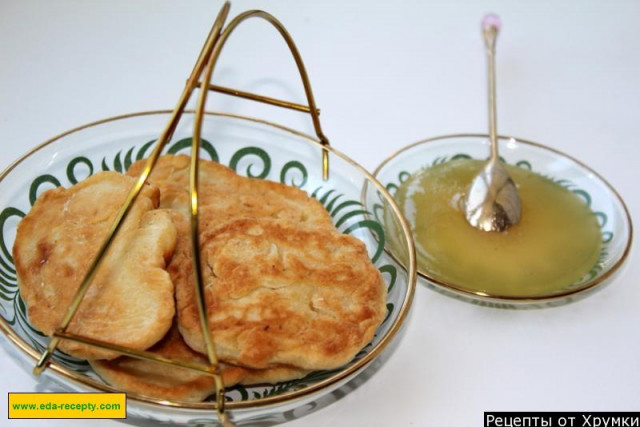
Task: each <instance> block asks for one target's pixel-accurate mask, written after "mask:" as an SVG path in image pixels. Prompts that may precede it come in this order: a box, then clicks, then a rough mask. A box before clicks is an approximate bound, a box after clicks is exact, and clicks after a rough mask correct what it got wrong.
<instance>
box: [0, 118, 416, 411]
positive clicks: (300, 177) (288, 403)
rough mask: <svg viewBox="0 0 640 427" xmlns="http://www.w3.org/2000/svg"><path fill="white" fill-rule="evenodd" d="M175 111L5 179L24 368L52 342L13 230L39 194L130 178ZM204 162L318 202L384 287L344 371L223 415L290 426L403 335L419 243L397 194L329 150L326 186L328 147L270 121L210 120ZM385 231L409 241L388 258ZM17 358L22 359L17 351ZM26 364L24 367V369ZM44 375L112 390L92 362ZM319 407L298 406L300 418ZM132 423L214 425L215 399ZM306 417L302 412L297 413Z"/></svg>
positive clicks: (244, 393) (170, 404)
mask: <svg viewBox="0 0 640 427" xmlns="http://www.w3.org/2000/svg"><path fill="white" fill-rule="evenodd" d="M169 116H170V111H155V112H143V113H136V114H130V115H125V116H119V117H114V118H110V119H106V120H102V121H99V122H95V123H91V124H88V125H85V126H81V127H79V128H76V129H73V130H71V131H68V132H65V133H63V134H62V135H59V136H57V137H54V138H52V139H51V140H49V141H46V142H44V143H43V144H41V145H40V146H38V147H37V148H35V149H34V150H32V151H31V152H29V153H28V154H26V155H25V156H24V157H22V158H21V159H19V160H17V161H16V162H15V163H14V164H12V165H11V166H9V167H8V168H7V169H6V170H5V171H4V172H3V173H2V175H0V329H1V330H2V332H4V334H5V335H6V336H7V337H8V338H9V340H10V341H11V342H12V343H13V344H15V346H17V348H19V349H20V350H22V355H23V356H26V358H27V361H29V363H28V365H29V366H31V365H32V364H35V361H36V359H37V358H38V357H39V355H40V353H41V352H42V350H43V348H44V346H45V344H46V343H47V342H48V338H47V337H45V336H43V335H42V334H41V333H40V332H39V331H37V330H36V329H35V328H33V327H32V326H31V325H30V324H29V320H28V318H27V314H26V307H25V304H24V302H23V301H22V299H21V297H20V293H19V292H18V285H17V279H16V273H15V267H14V264H13V259H12V256H11V248H12V247H13V242H14V239H15V233H16V226H17V224H18V222H19V220H20V218H21V217H23V216H24V215H25V213H27V212H28V211H29V209H30V208H31V206H32V205H33V203H34V202H35V200H36V198H37V197H38V195H39V194H41V193H42V192H43V191H46V190H47V189H50V188H53V187H55V186H60V185H62V186H65V187H68V186H70V185H73V184H75V183H77V182H79V181H81V180H83V179H85V178H86V177H88V176H89V175H91V174H93V173H97V172H98V171H101V170H115V171H119V172H124V171H126V170H127V169H128V168H129V166H130V165H131V164H132V163H133V162H135V161H136V160H138V159H141V158H143V157H145V155H148V153H149V152H150V151H151V147H152V145H153V142H154V141H155V139H156V138H157V136H158V135H159V133H160V131H161V129H162V127H163V126H164V125H165V124H166V122H167V121H168V119H169ZM193 121H194V115H193V112H191V111H188V112H185V114H184V115H183V117H182V118H181V121H180V123H179V125H178V128H177V129H176V132H175V134H174V137H173V139H172V140H171V141H170V143H169V144H168V145H167V147H166V150H165V151H166V152H169V153H186V154H188V153H189V152H190V150H191V148H190V146H191V134H192V128H193ZM202 137H203V141H202V149H201V153H200V155H201V156H202V157H203V158H207V159H211V160H214V161H217V162H220V163H222V164H225V165H228V166H229V167H231V168H232V169H234V170H235V171H237V172H238V173H239V174H241V175H245V176H250V177H254V178H259V179H269V180H273V181H277V182H282V183H285V184H288V185H293V186H296V187H299V188H301V189H303V190H304V191H306V192H307V193H308V194H310V195H311V196H312V197H315V198H316V199H317V200H319V201H320V202H321V203H322V204H323V205H324V206H325V207H326V209H327V210H328V211H329V213H330V214H331V216H332V218H333V221H334V224H335V225H336V227H337V228H338V229H339V230H340V231H341V232H343V233H347V234H351V235H353V236H355V237H357V238H359V239H360V240H362V241H363V242H364V243H365V244H366V246H367V249H368V251H369V254H370V257H371V260H372V261H373V263H374V264H375V265H376V267H377V268H378V269H379V270H380V272H381V273H382V277H383V278H384V280H385V282H386V284H387V287H388V290H389V292H388V299H387V309H388V313H387V316H386V318H385V320H384V321H383V323H382V324H381V325H380V327H379V328H378V330H377V331H376V334H375V337H374V339H373V341H372V342H371V343H369V344H368V345H367V346H366V347H365V348H363V349H362V350H361V351H360V352H359V353H358V354H357V356H356V357H355V358H354V360H353V361H351V362H350V363H349V364H347V365H346V366H344V367H342V368H339V369H335V370H331V371H317V372H312V373H310V374H309V375H308V376H307V377H305V378H303V379H300V380H295V381H287V382H283V383H279V384H275V385H270V386H252V387H245V386H236V387H232V388H230V389H229V390H228V404H227V408H228V409H229V410H230V411H231V414H232V415H233V416H234V418H235V420H236V421H246V422H249V423H253V422H258V421H262V422H278V421H285V419H286V417H288V416H291V412H289V415H286V413H285V411H292V410H293V409H295V408H301V407H302V406H303V405H305V404H306V403H309V402H312V401H313V400H316V399H319V398H320V397H322V396H324V395H326V394H327V393H329V392H331V391H332V390H334V389H336V388H337V387H340V386H341V385H343V384H345V383H346V382H347V381H349V380H350V379H352V378H354V377H355V376H356V375H358V374H359V373H361V372H363V371H364V370H365V368H366V367H367V366H369V365H370V364H371V363H372V362H373V361H374V360H375V359H376V358H378V357H379V356H380V354H381V353H382V352H383V351H384V350H385V348H387V347H388V345H389V344H390V342H391V341H392V339H393V338H394V336H396V335H397V333H398V331H399V329H400V327H401V325H402V324H403V321H404V319H405V318H406V315H407V312H408V310H409V307H410V305H411V301H412V298H413V294H414V290H415V282H416V268H415V254H414V248H413V243H412V240H411V237H410V234H409V231H408V230H409V229H408V228H407V226H406V224H405V222H404V220H403V219H402V216H401V215H400V214H399V211H398V209H397V207H396V206H395V204H394V203H393V200H392V198H391V196H390V195H389V194H388V193H387V192H386V190H385V189H384V187H383V186H382V185H380V184H379V183H378V182H377V181H376V180H375V179H373V177H372V176H371V175H370V174H369V173H368V172H366V171H365V170H364V169H363V168H362V167H360V166H359V165H357V164H356V163H355V162H353V161H352V160H350V159H349V158H347V157H346V156H344V155H343V154H341V153H339V152H338V151H336V150H335V149H333V148H328V149H327V150H328V152H329V165H330V176H329V179H328V180H327V181H324V180H323V179H322V163H321V153H322V146H321V145H320V144H319V143H318V142H317V140H316V139H315V138H313V137H310V136H307V135H304V134H302V133H299V132H296V131H293V130H291V129H287V128H285V127H282V126H279V125H277V124H273V123H268V122H266V121H262V120H257V119H251V118H247V117H240V116H235V115H227V114H219V113H207V114H206V116H205V120H204V124H203V130H202ZM365 188H368V190H365V191H375V192H376V197H378V198H379V200H380V201H381V202H380V203H382V204H383V205H384V206H383V207H384V209H386V210H390V211H392V212H393V213H394V214H393V215H391V216H390V217H387V216H385V218H384V221H388V222H389V223H382V222H381V221H380V220H379V219H377V218H376V217H375V216H373V215H371V212H369V211H367V209H366V208H365V207H364V205H363V203H362V202H361V199H360V198H361V197H362V196H363V194H362V192H363V189H365ZM386 230H401V233H400V234H399V235H396V236H393V238H394V241H395V240H398V241H401V242H403V249H402V250H401V251H400V253H399V254H395V257H391V256H390V255H389V254H388V253H387V252H386V251H385V249H384V248H385V240H386V238H387V236H385V231H386ZM15 353H16V354H19V353H18V352H15ZM23 365H24V363H23ZM45 375H47V376H48V377H49V378H52V379H54V380H55V381H57V382H59V383H62V384H63V386H64V387H65V388H67V389H70V390H77V391H97V390H106V391H114V390H115V389H113V388H112V387H110V386H108V385H106V384H105V383H104V382H103V381H102V380H101V379H100V378H99V377H97V376H96V375H95V373H94V372H93V371H92V370H91V368H90V366H89V365H88V363H87V362H85V361H83V360H80V359H76V358H74V357H71V356H69V355H66V354H64V353H62V352H60V351H57V352H56V353H55V355H54V357H53V363H52V365H51V366H50V368H49V369H48V370H47V371H46V373H45ZM314 406H315V405H306V406H305V408H306V409H302V410H300V409H298V412H297V413H296V416H300V415H304V413H305V411H310V410H312V409H313V407H314ZM127 411H128V415H129V416H136V417H142V418H148V419H151V420H155V421H166V422H180V423H207V422H215V420H216V416H215V410H214V403H213V402H203V403H197V404H194V403H184V402H175V401H164V400H159V399H153V398H149V397H146V396H143V395H138V394H135V393H129V394H128V405H127ZM300 411H302V413H300ZM283 417H284V418H283Z"/></svg>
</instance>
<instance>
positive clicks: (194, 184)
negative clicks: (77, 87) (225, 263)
mask: <svg viewBox="0 0 640 427" xmlns="http://www.w3.org/2000/svg"><path fill="white" fill-rule="evenodd" d="M229 9H230V3H229V2H225V3H224V5H223V6H222V8H221V9H220V12H219V13H218V16H217V17H216V20H215V21H214V23H213V26H212V27H211V31H210V32H209V35H208V37H207V39H206V41H205V43H204V46H203V47H202V50H201V52H200V54H199V56H198V59H197V61H196V64H195V66H194V67H193V70H192V71H191V75H190V76H189V78H188V79H187V83H186V85H185V88H184V90H183V92H182V95H181V96H180V98H179V100H178V103H177V105H176V107H175V108H174V109H173V112H172V114H171V117H170V119H169V122H168V123H167V125H166V126H165V128H164V130H163V131H162V133H161V134H160V137H159V138H158V140H157V142H156V144H155V147H154V148H153V151H152V152H151V154H150V156H149V158H148V159H147V163H146V164H145V167H144V170H143V172H142V174H141V175H140V177H139V178H138V180H137V181H136V183H135V185H134V186H133V188H132V189H131V190H130V192H129V194H128V196H127V198H126V200H125V202H124V204H123V205H122V206H121V208H120V210H119V211H118V214H117V216H116V219H115V220H114V222H113V224H112V225H111V228H110V230H109V232H108V234H107V237H106V238H105V240H104V242H103V243H102V245H101V246H100V248H99V250H98V253H97V255H96V257H95V258H94V259H93V261H92V263H91V265H90V266H89V270H88V271H87V273H86V275H85V276H84V278H83V280H82V282H81V284H80V286H79V288H78V290H77V291H76V294H75V296H74V297H73V300H72V301H71V304H70V305H69V307H68V308H67V310H66V312H65V314H64V317H63V318H62V321H61V322H60V325H59V326H58V328H57V329H56V331H55V332H54V333H53V337H52V339H51V341H50V342H49V344H48V346H47V348H46V349H45V350H44V352H43V353H42V355H41V357H40V359H39V360H38V362H37V364H36V366H35V368H34V369H33V373H34V374H35V375H40V374H41V373H42V372H43V371H44V370H45V369H46V368H47V366H48V364H49V359H50V358H51V356H52V354H53V352H54V351H55V350H56V348H57V347H58V344H59V342H60V340H70V341H75V342H78V343H81V344H85V345H89V346H93V347H97V348H100V349H103V350H109V351H112V352H115V353H118V354H120V355H124V356H129V357H134V358H137V359H142V360H147V361H152V362H157V363H163V364H166V365H171V366H175V367H178V368H182V369H188V370H192V371H196V372H200V373H203V374H206V375H210V376H213V378H214V381H215V387H216V405H215V408H216V412H217V415H218V419H219V421H220V423H221V424H222V425H223V426H232V425H233V422H232V421H231V418H230V416H229V414H228V413H227V411H226V410H225V390H224V382H223V380H222V376H221V374H220V367H219V364H218V358H217V356H216V352H215V345H214V340H213V336H212V333H211V331H210V329H209V324H208V318H209V317H208V314H207V307H206V303H205V296H204V288H203V286H202V273H201V268H200V265H201V263H200V251H199V246H200V245H199V236H198V157H199V152H200V142H201V131H202V122H203V116H204V112H205V105H206V101H207V94H208V93H209V91H214V92H218V93H223V94H227V95H232V96H237V97H240V98H245V99H249V100H252V101H258V102H263V103H266V104H270V105H274V106H278V107H283V108H288V109H292V110H296V111H301V112H305V113H308V114H310V115H311V119H312V120H313V127H314V129H315V132H316V135H317V137H318V139H319V140H320V142H321V143H322V145H323V146H325V147H326V146H328V145H329V140H328V139H327V137H326V136H325V135H324V134H323V133H322V128H321V126H320V118H319V115H320V110H319V109H318V108H317V107H316V104H315V100H314V97H313V92H312V90H311V84H310V82H309V77H308V75H307V71H306V69H305V66H304V63H303V61H302V57H301V56H300V53H299V52H298V49H297V47H296V45H295V43H294V41H293V39H292V38H291V36H290V35H289V33H288V32H287V30H286V29H285V27H284V26H283V25H282V24H281V23H280V21H278V20H277V19H276V18H275V17H273V16H272V15H270V14H268V13H266V12H263V11H260V10H250V11H247V12H243V13H241V14H239V15H238V16H236V17H235V18H234V19H233V20H232V21H231V22H230V23H229V24H228V25H227V26H226V27H224V24H225V22H226V19H227V16H228V15H229ZM253 17H255V18H262V19H264V20H266V21H267V22H269V23H270V24H272V26H273V27H275V29H276V30H278V32H279V33H280V35H281V36H282V38H283V39H284V41H285V42H286V43H287V46H288V47H289V50H290V51H291V55H293V59H294V60H295V62H296V65H297V67H298V72H299V73H300V77H301V79H302V84H303V85H304V91H305V95H306V97H307V103H308V105H300V104H296V103H293V102H289V101H283V100H280V99H276V98H271V97H267V96H262V95H257V94H254V93H250V92H244V91H240V90H237V89H230V88H227V87H223V86H218V85H214V84H212V83H211V77H212V75H213V70H214V68H215V65H216V63H217V61H218V57H219V56H220V53H221V51H222V48H223V47H224V45H225V43H226V42H227V40H228V38H229V36H230V35H231V33H232V32H233V31H234V30H235V28H236V27H237V26H238V25H239V24H240V23H242V22H243V21H245V20H247V19H249V18H253ZM203 73H204V76H202V75H203ZM201 77H203V79H202V80H201ZM196 88H200V93H199V96H198V100H197V107H196V113H195V123H194V129H193V143H192V149H191V164H190V174H189V175H190V182H189V191H190V194H191V249H192V253H193V273H194V278H195V287H196V297H197V304H198V312H199V315H200V325H201V327H202V331H203V338H204V341H205V346H206V349H207V358H208V360H209V364H208V365H201V364H197V363H190V362H184V361H179V360H173V359H170V358H166V357H162V356H160V355H157V354H153V353H150V352H148V351H141V350H135V349H131V348H127V347H122V346H119V345H115V344H111V343H108V342H104V341H100V340H96V339H92V338H88V337H82V336H79V335H75V334H72V333H69V332H67V328H68V326H69V324H70V323H71V320H72V319H73V317H74V316H75V314H76V312H77V310H78V307H79V306H80V303H81V302H82V300H83V298H84V296H85V294H86V293H87V290H88V289H89V286H90V285H91V282H92V281H93V279H94V277H95V275H96V273H97V271H98V270H99V268H100V266H101V264H102V261H103V260H104V257H105V254H106V253H107V251H108V250H109V247H110V246H111V244H112V243H113V240H114V239H115V237H116V235H117V233H118V231H119V230H120V227H121V226H122V224H123V222H124V221H125V219H126V218H127V215H128V213H129V211H130V209H131V206H132V205H133V203H134V202H135V200H136V198H137V197H138V194H139V193H140V191H141V189H142V187H143V186H144V184H145V183H146V181H147V179H148V177H149V175H150V174H151V171H152V170H153V168H154V166H155V164H156V162H157V160H158V158H159V157H160V153H161V152H162V150H163V149H164V148H165V146H166V145H167V142H168V141H169V140H170V139H171V137H172V136H173V133H174V131H175V129H176V127H177V125H178V122H179V120H180V117H181V116H182V113H183V112H184V109H185V107H186V105H187V103H188V101H189V99H190V98H191V95H192V94H193V91H194V90H195V89H196ZM322 176H323V179H325V180H326V179H328V177H329V153H328V150H326V149H323V150H322ZM206 331H209V333H207V332H206Z"/></svg>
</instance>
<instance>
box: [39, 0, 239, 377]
mask: <svg viewBox="0 0 640 427" xmlns="http://www.w3.org/2000/svg"><path fill="white" fill-rule="evenodd" d="M229 7H230V5H229V3H228V2H227V3H225V4H224V5H223V6H222V9H221V10H220V13H219V14H218V17H217V18H216V21H215V23H214V25H213V27H212V28H211V31H210V32H209V35H208V36H207V40H206V42H205V44H204V46H203V48H202V50H201V51H200V55H199V56H198V59H197V61H196V64H195V66H194V67H193V70H192V71H191V75H190V76H189V80H188V83H187V85H186V87H185V88H184V90H183V92H182V95H181V96H180V99H179V100H178V104H177V105H176V107H175V108H174V110H173V112H172V114H171V118H170V119H169V122H168V123H167V125H166V126H165V128H164V130H163V131H162V134H161V135H160V137H159V138H158V141H157V142H156V145H155V147H154V148H153V151H152V152H151V154H150V155H149V159H148V160H147V163H146V164H145V167H144V170H143V171H142V174H140V177H139V178H138V180H137V181H136V183H135V185H134V186H133V188H132V189H131V190H130V191H129V194H128V195H127V198H126V200H125V202H124V204H123V205H122V207H121V208H120V210H119V211H118V214H117V215H116V218H115V220H114V221H113V223H112V225H111V227H110V229H109V232H108V233H107V237H106V239H105V240H104V241H103V243H102V245H101V246H100V248H99V249H98V253H97V255H96V256H95V258H94V259H93V261H92V262H91V264H90V266H89V269H88V270H87V273H86V274H85V276H84V277H83V279H82V282H81V284H80V286H79V287H78V290H77V291H76V294H75V295H74V297H73V300H72V301H71V304H70V305H69V307H68V308H67V311H66V312H65V314H64V316H63V318H62V321H61V322H60V325H59V326H58V328H57V329H56V332H57V333H58V334H64V333H65V332H66V330H67V327H68V326H69V324H70V323H71V320H73V317H74V316H75V314H76V312H77V311H78V307H79V306H80V303H81V302H82V299H83V298H84V296H85V294H86V293H87V290H88V289H89V285H90V284H91V282H92V281H93V279H94V277H95V275H96V273H97V272H98V269H99V268H100V266H101V265H102V261H103V260H104V257H105V255H106V253H107V250H108V249H109V248H110V247H111V244H112V243H113V240H114V239H115V237H116V234H117V233H118V231H119V230H120V227H121V226H122V224H123V223H124V220H125V219H126V218H127V215H128V213H129V211H130V209H131V206H132V205H133V203H134V202H135V200H136V198H137V197H138V194H140V191H141V190H142V187H143V186H144V184H145V183H146V182H147V179H148V178H149V174H150V173H151V169H153V167H154V166H155V164H156V162H157V160H158V157H160V153H161V152H162V149H163V148H164V147H165V145H166V144H167V142H168V141H169V140H170V139H171V136H172V135H173V132H174V130H175V128H176V126H177V125H178V121H179V120H180V116H181V115H182V112H183V111H184V109H185V107H186V105H187V102H188V101H189V98H190V97H191V94H192V92H193V90H194V89H195V87H196V82H197V79H198V78H199V76H200V74H202V69H203V68H204V65H205V63H204V61H205V59H206V58H208V57H209V55H210V53H211V51H212V49H213V47H214V45H215V43H216V41H217V40H218V37H219V35H220V30H221V29H222V25H223V23H224V21H225V19H226V17H227V15H228V13H229ZM60 339H62V338H61V337H60V336H54V337H53V338H52V339H51V341H49V344H48V345H47V348H46V349H45V351H44V352H43V353H42V356H41V357H40V359H39V360H38V362H37V363H36V366H35V367H34V369H33V373H34V375H36V376H38V375H40V374H41V373H42V371H43V370H44V369H46V366H47V364H48V362H49V359H50V358H51V355H52V354H53V352H54V351H55V350H56V348H57V347H58V344H59V342H60Z"/></svg>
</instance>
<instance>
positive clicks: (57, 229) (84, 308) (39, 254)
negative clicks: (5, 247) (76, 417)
mask: <svg viewBox="0 0 640 427" xmlns="http://www.w3.org/2000/svg"><path fill="white" fill-rule="evenodd" d="M134 182H135V179H133V178H130V177H127V176H124V175H121V174H118V173H115V172H101V173H98V174H96V175H94V176H92V177H90V178H88V179H86V180H85V181H82V182H81V183H79V184H77V185H75V186H73V187H71V188H69V189H65V188H56V189H52V190H49V191H47V192H45V193H44V194H42V195H41V196H40V197H39V198H38V200H37V201H36V203H35V204H34V206H33V208H32V209H31V211H30V212H29V213H28V214H27V216H26V217H25V218H24V219H23V220H22V221H21V222H20V224H19V225H18V231H17V236H16V241H15V245H14V247H13V256H14V259H15V262H16V268H17V272H18V277H19V286H20V293H21V295H22V297H23V299H24V301H25V303H26V305H27V307H28V315H29V319H30V320H31V323H32V324H33V325H34V326H35V327H36V328H38V329H40V330H41V331H42V332H44V333H45V334H47V335H51V334H52V333H53V331H54V330H55V329H56V328H57V327H58V325H59V323H60V321H61V320H62V317H63V315H64V313H65V312H66V310H67V307H68V306H69V304H70V302H71V300H72V298H73V296H74V295H75V292H76V290H77V288H78V286H79V285H80V282H81V281H82V279H83V277H84V275H85V273H86V271H87V270H88V268H89V264H90V263H91V261H92V260H93V258H94V256H95V255H96V254H97V252H98V248H99V246H100V245H101V244H102V241H103V239H104V238H105V237H106V234H107V231H108V229H109V227H110V226H111V224H112V222H113V220H114V219H115V216H116V214H117V211H118V209H119V208H120V206H121V205H122V203H123V202H124V200H125V198H126V196H127V194H128V192H129V190H130V189H131V187H132V186H133V184H134ZM158 202H159V192H158V189H157V187H154V186H149V185H147V186H145V187H144V188H143V190H142V192H141V194H140V196H139V197H138V200H137V201H136V203H135V204H134V205H133V207H132V208H131V211H130V213H129V215H128V218H127V220H126V221H125V222H124V224H123V225H122V228H121V229H120V231H119V234H118V237H117V238H116V240H115V241H114V243H113V245H112V247H111V248H110V250H109V252H108V254H107V256H106V258H105V260H104V262H103V265H102V266H101V268H100V269H99V271H98V274H97V275H96V277H95V279H94V280H93V282H92V284H91V286H90V287H89V290H88V291H87V294H86V295H85V297H84V299H83V301H82V303H81V305H80V308H79V309H78V311H77V313H76V315H75V317H74V319H73V321H72V322H71V324H70V325H69V328H68V331H69V332H72V333H75V334H78V335H82V336H87V337H90V338H95V339H98V340H103V341H107V342H111V343H114V344H118V345H122V346H127V347H132V348H135V349H146V348H148V347H150V346H152V345H153V344H155V343H156V342H158V341H159V340H160V339H162V337H163V336H164V335H165V334H166V332H167V330H168V329H169V328H170V327H171V323H172V318H173V316H174V313H175V304H174V299H173V289H174V288H173V284H172V282H171V279H170V277H169V275H168V273H167V272H166V270H165V266H166V262H167V260H168V259H169V258H170V257H171V254H172V253H173V249H174V247H175V244H176V239H177V236H176V230H175V227H174V226H173V224H172V222H171V219H170V218H169V216H168V215H167V213H165V212H159V211H155V210H154V208H155V207H156V206H157V205H158ZM60 348H61V349H62V350H63V351H65V352H68V353H70V354H73V355H74V356H77V357H81V358H113V357H116V356H117V354H115V353H113V352H107V351H103V350H99V349H97V348H93V347H89V346H86V345H81V344H77V343H75V342H72V341H64V340H63V341H62V342H61V343H60Z"/></svg>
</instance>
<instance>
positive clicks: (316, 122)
mask: <svg viewBox="0 0 640 427" xmlns="http://www.w3.org/2000/svg"><path fill="white" fill-rule="evenodd" d="M249 18H262V19H264V20H265V21H267V22H269V23H270V24H271V25H272V26H273V27H274V28H275V29H276V30H278V32H279V33H280V35H281V36H282V38H283V39H284V41H285V42H286V43H287V46H288V47H289V51H290V52H291V55H292V56H293V59H294V61H295V63H296V66H297V67H298V72H299V73H300V78H301V80H302V85H303V86H304V92H305V95H306V97H307V103H308V104H309V111H308V112H309V114H310V115H311V120H312V122H313V128H314V130H315V132H316V135H317V136H318V140H319V141H320V143H321V144H322V145H323V146H328V145H330V144H329V138H327V137H326V135H325V134H324V133H323V132H322V126H321V125H320V110H319V109H318V108H317V107H316V101H315V98H314V96H313V90H312V89H311V82H310V80H309V75H308V74H307V69H306V67H305V66H304V62H303V61H302V56H301V55H300V52H299V51H298V47H297V46H296V44H295V42H294V41H293V38H292V37H291V35H290V34H289V32H288V31H287V29H286V28H285V27H284V25H282V23H281V22H280V21H278V19H276V17H274V16H273V15H271V14H270V13H267V12H264V11H262V10H249V11H246V12H243V13H241V14H240V15H238V16H236V17H235V18H233V20H231V22H229V25H227V27H226V28H225V29H224V31H223V32H222V34H221V35H220V39H219V41H218V43H216V46H215V47H214V49H213V52H212V53H211V55H212V61H213V66H214V67H215V63H216V62H217V60H218V57H219V56H220V52H221V51H222V48H223V47H224V45H225V43H226V42H227V39H228V38H229V36H230V35H231V34H232V33H233V31H234V30H235V29H236V28H237V27H238V25H240V24H241V23H242V22H243V21H246V20H247V19H249ZM211 86H212V85H211V84H210V82H209V80H206V81H205V82H204V83H203V84H202V85H201V88H202V89H204V88H205V87H206V88H211V89H213V90H218V91H220V92H224V91H223V90H220V89H219V88H218V87H216V86H213V87H211ZM222 89H224V88H222ZM236 92H240V91H236ZM225 93H227V94H233V93H229V92H225ZM235 95H238V96H242V95H241V92H240V93H236V94H235ZM252 99H254V100H256V101H261V102H267V103H271V104H274V105H280V106H282V107H286V108H292V109H296V110H299V111H300V110H301V108H300V106H298V105H296V104H294V103H291V102H286V101H280V100H274V99H271V98H267V97H261V96H258V97H255V96H254V97H253V98H252ZM302 110H304V107H303V108H302ZM322 177H323V179H324V180H325V181H326V180H327V179H329V152H328V151H327V150H325V149H324V147H323V150H322Z"/></svg>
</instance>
